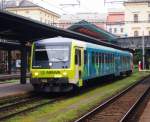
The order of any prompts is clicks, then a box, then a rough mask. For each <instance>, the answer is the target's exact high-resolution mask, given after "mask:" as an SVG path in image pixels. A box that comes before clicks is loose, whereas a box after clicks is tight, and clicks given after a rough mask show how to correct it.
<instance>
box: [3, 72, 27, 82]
mask: <svg viewBox="0 0 150 122" xmlns="http://www.w3.org/2000/svg"><path fill="white" fill-rule="evenodd" d="M29 76H30V74H29V73H27V78H29ZM19 78H20V74H5V75H0V81H5V80H12V79H19ZM0 83H3V82H0Z"/></svg>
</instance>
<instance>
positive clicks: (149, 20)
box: [148, 14, 150, 22]
mask: <svg viewBox="0 0 150 122" xmlns="http://www.w3.org/2000/svg"><path fill="white" fill-rule="evenodd" d="M148 22H150V14H148Z"/></svg>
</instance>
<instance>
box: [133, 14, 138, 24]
mask: <svg viewBox="0 0 150 122" xmlns="http://www.w3.org/2000/svg"><path fill="white" fill-rule="evenodd" d="M134 22H138V14H134Z"/></svg>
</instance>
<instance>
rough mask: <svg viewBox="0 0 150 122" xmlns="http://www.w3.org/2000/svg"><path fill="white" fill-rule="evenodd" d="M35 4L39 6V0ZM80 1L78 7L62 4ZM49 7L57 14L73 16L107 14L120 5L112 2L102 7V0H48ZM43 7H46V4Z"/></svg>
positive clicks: (108, 0)
mask: <svg viewBox="0 0 150 122" xmlns="http://www.w3.org/2000/svg"><path fill="white" fill-rule="evenodd" d="M34 1H35V2H37V3H39V4H41V3H40V2H39V0H34ZM78 1H80V5H77V6H71V5H70V6H69V5H64V4H78ZM105 1H107V2H110V1H124V0H105ZM49 2H50V4H49V5H50V6H51V7H53V8H54V9H57V10H56V11H57V12H58V9H59V13H61V14H62V13H66V14H74V13H81V12H98V13H105V12H107V9H108V8H120V7H121V6H122V5H121V4H118V3H117V2H114V3H113V4H111V3H109V4H108V3H107V4H105V5H104V0H49ZM45 6H47V7H48V4H46V5H45Z"/></svg>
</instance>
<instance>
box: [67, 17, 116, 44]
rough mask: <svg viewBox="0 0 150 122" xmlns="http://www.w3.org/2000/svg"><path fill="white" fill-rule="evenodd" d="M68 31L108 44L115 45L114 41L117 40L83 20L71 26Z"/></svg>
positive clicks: (112, 35)
mask: <svg viewBox="0 0 150 122" xmlns="http://www.w3.org/2000/svg"><path fill="white" fill-rule="evenodd" d="M68 29H69V30H71V31H74V32H78V33H82V34H85V35H88V36H91V37H94V38H96V39H98V40H101V41H104V42H109V43H112V44H116V43H117V41H116V39H117V38H118V37H117V36H116V35H114V34H112V33H110V32H108V31H106V30H104V29H102V28H100V27H98V26H96V25H94V24H92V23H90V22H87V21H85V20H82V21H79V22H77V23H75V24H73V25H71V26H70V27H69V28H68Z"/></svg>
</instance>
